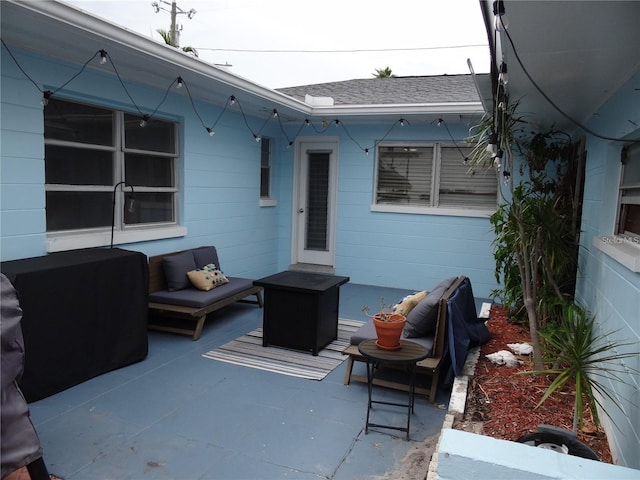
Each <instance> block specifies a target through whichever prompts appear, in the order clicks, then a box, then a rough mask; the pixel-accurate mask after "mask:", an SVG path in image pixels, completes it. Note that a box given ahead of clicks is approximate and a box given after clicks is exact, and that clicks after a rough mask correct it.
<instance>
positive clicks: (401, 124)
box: [400, 118, 404, 127]
mask: <svg viewBox="0 0 640 480" xmlns="http://www.w3.org/2000/svg"><path fill="white" fill-rule="evenodd" d="M400 126H401V127H404V118H401V119H400Z"/></svg>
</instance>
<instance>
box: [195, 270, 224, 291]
mask: <svg viewBox="0 0 640 480" xmlns="http://www.w3.org/2000/svg"><path fill="white" fill-rule="evenodd" d="M187 277H189V281H190V282H191V284H192V285H193V286H194V287H196V288H197V289H198V290H204V291H209V290H211V289H213V288H216V287H219V286H220V285H224V284H225V283H229V279H228V278H227V277H225V276H224V273H222V272H221V271H220V270H218V269H217V268H216V266H215V265H214V264H213V263H210V264H209V265H205V266H204V267H202V268H197V269H195V270H191V271H190V272H187Z"/></svg>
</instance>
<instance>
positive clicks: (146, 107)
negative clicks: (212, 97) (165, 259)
mask: <svg viewBox="0 0 640 480" xmlns="http://www.w3.org/2000/svg"><path fill="white" fill-rule="evenodd" d="M12 52H13V53H14V55H15V56H16V58H17V60H18V62H19V63H20V66H21V67H22V68H23V69H24V70H25V71H26V72H27V73H28V74H29V76H30V77H31V78H33V79H34V80H35V82H36V83H37V84H38V86H39V87H40V88H41V89H42V90H52V91H55V90H57V88H58V87H59V86H60V85H62V84H64V83H65V82H67V81H68V80H69V78H71V77H72V76H73V75H74V74H76V73H77V72H78V70H79V68H80V66H78V65H68V64H64V63H61V62H59V61H57V60H56V59H52V58H45V57H42V56H39V55H37V54H34V53H32V52H25V51H22V50H19V49H17V50H15V51H14V50H13V49H12ZM114 61H115V62H116V63H117V59H114ZM104 72H105V70H103V71H99V70H97V69H95V68H92V67H88V68H86V69H85V71H83V73H82V74H81V75H79V76H78V77H77V78H76V79H74V80H73V81H72V82H70V83H69V84H68V85H67V86H66V87H65V88H64V89H63V90H60V91H59V92H57V95H58V96H60V97H66V98H69V99H72V100H78V101H86V102H89V103H93V104H98V105H103V106H106V107H113V108H117V109H121V110H125V111H129V112H132V113H136V108H135V106H134V105H132V102H131V100H130V99H129V98H128V95H127V94H126V92H125V91H124V90H123V88H122V85H121V84H120V82H119V80H118V78H117V77H116V76H115V75H113V74H111V73H109V72H108V71H107V73H104ZM174 78H175V77H172V76H169V75H168V77H167V86H169V85H170V84H171V82H172V80H173V79H174ZM142 80H143V79H141V82H133V81H130V80H126V86H127V90H128V92H129V94H130V95H131V97H132V98H133V99H134V101H135V104H136V105H138V107H140V108H141V109H142V111H143V112H144V113H147V112H149V111H151V110H153V109H154V108H156V106H157V105H158V103H159V102H160V101H161V100H162V98H163V96H164V94H165V92H164V91H162V90H159V89H155V88H149V87H148V86H146V85H144V84H143V83H142ZM1 94H2V98H1V101H2V125H1V130H0V131H1V135H2V138H1V140H2V142H1V143H2V147H1V148H2V151H1V154H2V159H1V163H2V165H1V169H2V170H1V173H2V177H1V180H0V181H1V186H2V204H1V206H0V219H1V222H0V225H1V237H0V255H1V259H2V260H12V259H16V258H25V257H32V256H39V255H45V254H46V253H47V252H46V248H47V247H46V213H45V188H44V182H45V180H44V178H45V175H44V142H43V108H42V105H41V98H42V97H41V93H40V92H39V91H38V90H37V89H36V88H35V86H34V85H33V84H31V83H30V82H29V81H26V80H25V77H24V75H23V73H22V72H21V71H20V70H19V69H18V68H17V66H16V65H15V63H14V62H13V60H12V59H11V58H10V57H9V55H4V54H3V55H2V90H1ZM229 94H230V95H231V94H233V92H232V91H230V92H229ZM239 100H241V99H240V98H239ZM195 106H196V109H197V111H198V113H199V114H200V116H201V117H202V118H204V119H212V120H213V119H215V118H217V117H218V115H219V114H220V111H221V110H220V108H219V107H217V106H213V105H210V104H206V103H203V102H201V101H198V100H196V101H195ZM274 107H277V106H274ZM158 115H159V116H161V117H164V118H167V119H170V120H173V121H176V122H178V123H179V125H180V149H181V152H180V153H181V160H180V161H181V164H180V168H179V169H178V185H179V186H180V189H181V192H182V193H181V196H180V199H179V202H180V205H179V215H180V218H179V222H180V223H181V224H182V225H184V226H185V227H186V228H187V232H188V233H187V235H186V236H185V237H178V238H171V239H163V240H154V241H146V242H140V243H135V244H124V245H119V246H120V247H122V248H127V249H131V250H137V251H141V252H143V253H145V254H147V255H154V254H160V253H164V252H168V251H173V250H179V249H184V248H190V247H194V246H198V245H207V244H209V245H210V244H213V245H216V246H217V247H218V249H219V250H220V255H221V258H222V259H224V268H225V271H226V273H228V274H231V275H242V276H249V277H254V278H258V277H261V276H264V275H268V274H271V273H274V272H276V271H279V270H284V269H286V268H288V267H289V265H290V263H291V239H292V204H293V198H292V195H293V182H294V161H295V159H294V155H295V149H294V148H288V140H287V138H285V136H284V135H283V133H282V132H281V130H280V128H279V127H278V125H276V124H275V123H270V124H268V125H266V127H265V130H263V131H262V132H261V134H262V135H263V136H269V137H271V139H272V151H273V173H272V175H273V179H272V191H273V197H274V198H275V199H276V200H277V204H276V205H275V206H271V207H260V205H259V182H260V174H259V171H260V146H259V143H257V142H255V140H254V139H253V137H252V135H251V132H250V131H249V130H248V129H247V127H246V125H245V123H244V118H243V117H242V116H241V115H240V114H239V113H238V112H237V111H231V110H228V111H227V112H225V114H224V115H223V116H222V118H221V121H220V122H219V123H218V124H217V126H216V135H215V136H214V137H213V138H212V137H210V136H209V135H207V134H206V132H204V128H203V127H202V124H201V123H200V120H199V119H198V118H197V116H196V114H195V113H194V110H193V108H192V106H191V103H190V101H189V98H187V97H186V96H185V95H184V94H183V93H182V94H180V93H179V92H177V91H176V90H174V89H172V90H171V91H170V92H169V94H168V96H167V98H166V100H165V101H164V102H163V103H162V105H161V107H160V109H159V110H158ZM247 120H248V121H249V122H250V124H251V125H254V126H255V129H256V130H257V129H258V128H259V127H260V126H261V125H262V124H263V123H264V118H248V119H247ZM396 120H397V119H395V118H393V119H388V120H386V121H385V122H381V123H380V124H367V125H358V124H354V123H350V122H349V120H348V119H342V121H343V122H344V125H345V126H346V127H347V129H348V130H347V129H345V128H343V127H337V128H335V127H333V126H332V127H331V128H330V129H328V130H327V131H326V132H321V133H317V132H316V133H312V135H315V134H317V135H330V136H333V137H337V138H338V142H339V171H338V193H337V197H338V208H337V225H336V265H335V269H336V273H337V274H341V275H348V276H350V277H351V281H352V282H355V283H362V284H368V285H381V286H393V287H399V288H408V289H416V290H420V289H430V288H431V287H433V286H434V285H436V284H437V283H438V282H439V281H440V280H442V279H443V278H445V277H449V276H454V275H467V276H469V277H470V278H471V280H472V283H473V287H474V292H475V294H476V295H478V296H482V297H488V296H489V293H490V291H491V290H492V289H493V288H496V286H497V285H496V283H495V279H494V275H493V269H494V264H493V257H492V251H491V241H492V233H491V226H490V224H489V221H488V219H487V218H474V217H465V216H447V215H415V214H398V213H382V212H372V211H371V209H370V207H371V202H372V191H373V178H374V173H375V172H374V170H375V156H374V154H373V149H372V150H371V153H370V154H369V155H366V154H365V153H364V152H363V151H362V149H361V148H360V147H359V146H358V145H357V144H356V143H355V142H354V141H353V139H356V140H357V142H358V143H359V144H360V145H363V146H373V145H374V144H375V142H376V141H379V140H380V139H381V138H383V137H384V136H385V134H387V133H388V131H389V127H390V126H391V125H392V124H393V123H394V122H395V121H396ZM468 122H470V121H468ZM318 123H319V120H318ZM470 126H471V125H470V124H469V123H465V124H463V123H461V124H458V125H449V129H450V131H451V132H452V133H453V135H454V137H455V138H457V139H462V138H465V137H466V136H467V134H468V129H469V127H470ZM285 129H286V131H287V135H288V136H289V138H293V136H294V135H295V133H296V131H297V130H298V129H299V124H295V125H290V126H287V125H285ZM304 134H305V135H309V133H308V131H305V132H304ZM386 140H406V141H445V142H450V137H449V135H448V133H447V132H446V130H444V129H442V128H438V127H437V126H436V125H433V124H431V125H429V124H427V123H426V122H425V123H421V124H415V125H405V126H404V127H396V128H394V129H393V131H392V132H391V133H390V134H389V135H388V136H387V137H386Z"/></svg>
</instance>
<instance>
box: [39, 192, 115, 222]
mask: <svg viewBox="0 0 640 480" xmlns="http://www.w3.org/2000/svg"><path fill="white" fill-rule="evenodd" d="M46 198H47V206H46V208H47V231H48V232H51V231H59V230H75V229H81V228H96V227H107V226H109V227H110V226H111V212H112V208H113V203H112V193H111V192H77V191H72V192H47V196H46Z"/></svg>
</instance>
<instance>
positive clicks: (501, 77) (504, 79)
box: [498, 62, 509, 85]
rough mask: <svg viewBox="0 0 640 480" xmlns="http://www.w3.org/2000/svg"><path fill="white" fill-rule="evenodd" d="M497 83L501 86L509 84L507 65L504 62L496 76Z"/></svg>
mask: <svg viewBox="0 0 640 480" xmlns="http://www.w3.org/2000/svg"><path fill="white" fill-rule="evenodd" d="M498 81H499V82H500V83H501V84H502V85H506V84H507V83H509V77H508V75H507V64H506V63H504V62H502V63H501V64H500V73H499V74H498Z"/></svg>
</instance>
